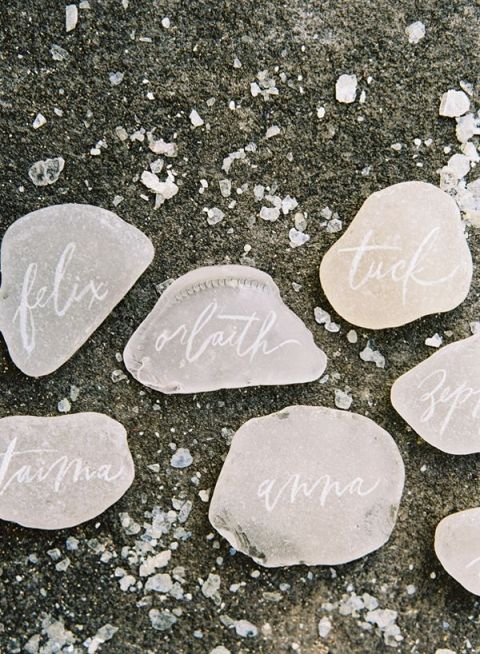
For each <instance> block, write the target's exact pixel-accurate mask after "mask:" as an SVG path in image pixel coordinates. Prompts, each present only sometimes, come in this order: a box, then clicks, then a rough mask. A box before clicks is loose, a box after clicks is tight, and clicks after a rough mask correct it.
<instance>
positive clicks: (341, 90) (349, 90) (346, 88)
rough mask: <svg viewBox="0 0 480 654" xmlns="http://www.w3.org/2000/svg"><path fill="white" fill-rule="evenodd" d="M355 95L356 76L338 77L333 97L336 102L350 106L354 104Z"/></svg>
mask: <svg viewBox="0 0 480 654" xmlns="http://www.w3.org/2000/svg"><path fill="white" fill-rule="evenodd" d="M356 95H357V76H356V75H346V74H344V75H340V77H339V78H338V79H337V83H336V84H335V97H336V99H337V101H338V102H343V103H344V104H350V103H352V102H355V98H356Z"/></svg>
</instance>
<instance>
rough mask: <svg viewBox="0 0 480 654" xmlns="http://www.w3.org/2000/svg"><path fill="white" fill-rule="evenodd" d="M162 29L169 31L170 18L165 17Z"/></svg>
mask: <svg viewBox="0 0 480 654" xmlns="http://www.w3.org/2000/svg"><path fill="white" fill-rule="evenodd" d="M162 27H164V28H165V29H166V30H168V29H169V27H170V18H169V17H168V16H165V17H164V18H162Z"/></svg>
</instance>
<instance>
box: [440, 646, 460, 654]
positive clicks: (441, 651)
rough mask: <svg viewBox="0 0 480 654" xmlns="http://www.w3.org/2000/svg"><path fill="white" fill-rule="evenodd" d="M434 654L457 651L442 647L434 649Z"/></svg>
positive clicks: (449, 653) (451, 653) (448, 653)
mask: <svg viewBox="0 0 480 654" xmlns="http://www.w3.org/2000/svg"><path fill="white" fill-rule="evenodd" d="M435 654H457V653H456V652H454V651H453V649H444V648H443V647H442V648H441V649H436V650H435Z"/></svg>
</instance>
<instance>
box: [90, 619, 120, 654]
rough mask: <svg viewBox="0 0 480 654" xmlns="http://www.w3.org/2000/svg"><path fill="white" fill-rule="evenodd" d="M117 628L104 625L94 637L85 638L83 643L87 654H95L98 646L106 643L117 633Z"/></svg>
mask: <svg viewBox="0 0 480 654" xmlns="http://www.w3.org/2000/svg"><path fill="white" fill-rule="evenodd" d="M117 631H118V627H114V626H113V625H111V624H106V625H104V626H103V627H100V629H99V630H98V631H97V633H96V634H95V636H93V637H92V638H87V640H85V641H84V642H83V645H84V647H86V648H87V654H96V652H97V651H98V649H99V647H100V645H103V643H106V642H107V640H110V639H111V638H113V637H114V635H115V634H116V633H117Z"/></svg>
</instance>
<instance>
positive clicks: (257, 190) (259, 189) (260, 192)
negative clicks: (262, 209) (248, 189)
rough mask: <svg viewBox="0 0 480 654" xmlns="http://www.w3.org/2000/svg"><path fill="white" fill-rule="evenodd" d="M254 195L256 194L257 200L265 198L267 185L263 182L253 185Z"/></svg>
mask: <svg viewBox="0 0 480 654" xmlns="http://www.w3.org/2000/svg"><path fill="white" fill-rule="evenodd" d="M253 195H254V196H255V200H263V196H264V195H265V186H262V185H261V184H255V186H254V187H253Z"/></svg>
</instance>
